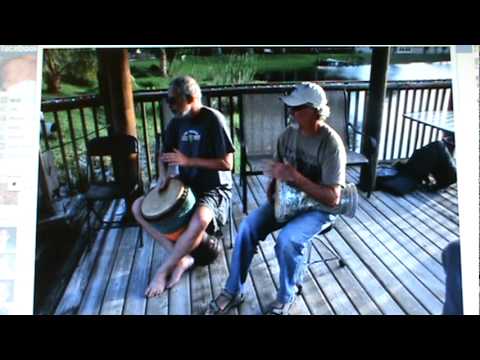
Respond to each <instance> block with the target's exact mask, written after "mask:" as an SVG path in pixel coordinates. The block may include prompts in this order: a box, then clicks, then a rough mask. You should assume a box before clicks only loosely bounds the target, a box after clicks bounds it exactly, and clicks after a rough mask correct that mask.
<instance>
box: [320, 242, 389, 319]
mask: <svg viewBox="0 0 480 360" xmlns="http://www.w3.org/2000/svg"><path fill="white" fill-rule="evenodd" d="M320 238H323V239H320ZM327 240H328V239H327V238H326V237H325V236H323V235H322V236H319V237H316V238H314V240H313V241H314V242H313V247H312V253H315V254H316V255H321V256H320V257H319V258H320V259H327V258H329V257H331V256H332V254H331V253H330V251H329V250H327V248H326V247H325V246H323V245H322V244H321V242H322V241H327ZM329 246H330V247H333V245H332V244H329ZM312 260H314V257H313V256H312ZM325 266H326V268H327V269H326V271H328V272H329V273H331V274H332V275H333V276H334V278H335V281H336V282H337V283H338V284H339V286H340V287H341V288H342V290H343V291H344V292H345V294H346V295H347V297H348V298H349V300H350V302H351V303H352V304H353V306H354V307H355V310H356V312H357V313H359V314H362V315H381V314H382V312H381V310H380V309H379V308H378V307H377V305H376V304H375V303H374V302H373V301H372V299H371V298H370V296H369V295H368V293H367V292H366V291H365V290H364V289H363V287H362V286H361V284H359V283H358V281H357V280H356V279H355V278H354V277H353V276H352V274H351V272H350V270H349V269H348V266H344V267H339V265H338V262H337V261H333V262H332V261H328V262H326V263H325Z"/></svg>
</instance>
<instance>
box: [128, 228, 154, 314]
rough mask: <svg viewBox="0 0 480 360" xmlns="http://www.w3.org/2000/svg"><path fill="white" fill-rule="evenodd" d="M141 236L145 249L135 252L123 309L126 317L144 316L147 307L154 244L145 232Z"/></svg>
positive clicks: (138, 249)
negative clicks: (147, 289)
mask: <svg viewBox="0 0 480 360" xmlns="http://www.w3.org/2000/svg"><path fill="white" fill-rule="evenodd" d="M140 235H142V236H143V247H141V248H140V247H137V249H136V251H135V259H134V262H133V267H132V274H131V275H130V282H129V284H128V290H127V296H126V298H125V306H124V308H123V313H124V314H125V315H143V314H145V310H146V305H147V298H146V297H145V289H146V288H147V286H148V281H149V278H150V272H151V263H152V255H153V244H154V242H153V241H148V240H147V239H148V234H146V233H145V231H142V232H141V234H140Z"/></svg>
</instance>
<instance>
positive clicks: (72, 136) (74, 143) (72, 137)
mask: <svg viewBox="0 0 480 360" xmlns="http://www.w3.org/2000/svg"><path fill="white" fill-rule="evenodd" d="M67 117H68V126H69V128H70V140H71V141H72V148H73V158H74V159H75V164H76V165H77V173H78V177H79V182H80V184H81V185H82V186H83V179H82V171H81V170H80V163H79V161H78V150H77V141H76V136H75V129H74V127H73V123H72V112H71V110H67Z"/></svg>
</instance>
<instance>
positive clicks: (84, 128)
mask: <svg viewBox="0 0 480 360" xmlns="http://www.w3.org/2000/svg"><path fill="white" fill-rule="evenodd" d="M80 119H81V123H82V132H83V140H84V142H85V152H86V151H87V148H88V130H87V125H86V123H85V113H84V111H83V108H80ZM87 164H90V173H91V174H93V166H92V163H91V162H89V161H87ZM87 166H88V165H87Z"/></svg>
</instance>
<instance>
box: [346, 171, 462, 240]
mask: <svg viewBox="0 0 480 360" xmlns="http://www.w3.org/2000/svg"><path fill="white" fill-rule="evenodd" d="M351 174H354V173H353V172H351ZM353 176H354V177H356V180H358V179H359V177H358V176H359V175H358V173H356V175H353ZM376 195H377V196H378V197H379V198H380V199H381V200H382V201H383V202H384V203H385V204H387V205H389V206H390V207H391V208H395V209H396V210H397V213H398V214H400V215H402V214H403V218H404V219H405V220H407V221H408V222H409V223H410V225H411V226H414V227H416V228H417V229H419V230H420V231H422V232H423V233H424V234H425V235H426V236H427V237H429V238H430V239H432V240H434V241H435V242H437V240H440V241H442V239H443V240H444V242H445V245H444V246H446V245H448V243H449V242H451V241H455V240H458V234H455V232H454V231H451V230H448V229H446V228H444V227H443V225H441V226H439V225H440V224H439V223H438V222H437V221H436V219H434V218H431V217H429V216H427V215H426V214H425V212H424V210H425V207H423V206H422V208H420V209H418V208H416V207H415V206H413V205H412V204H410V203H409V202H408V201H407V200H405V198H404V197H401V196H394V195H391V194H388V193H385V192H382V191H377V192H376ZM408 196H409V195H406V196H405V197H408Z"/></svg>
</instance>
